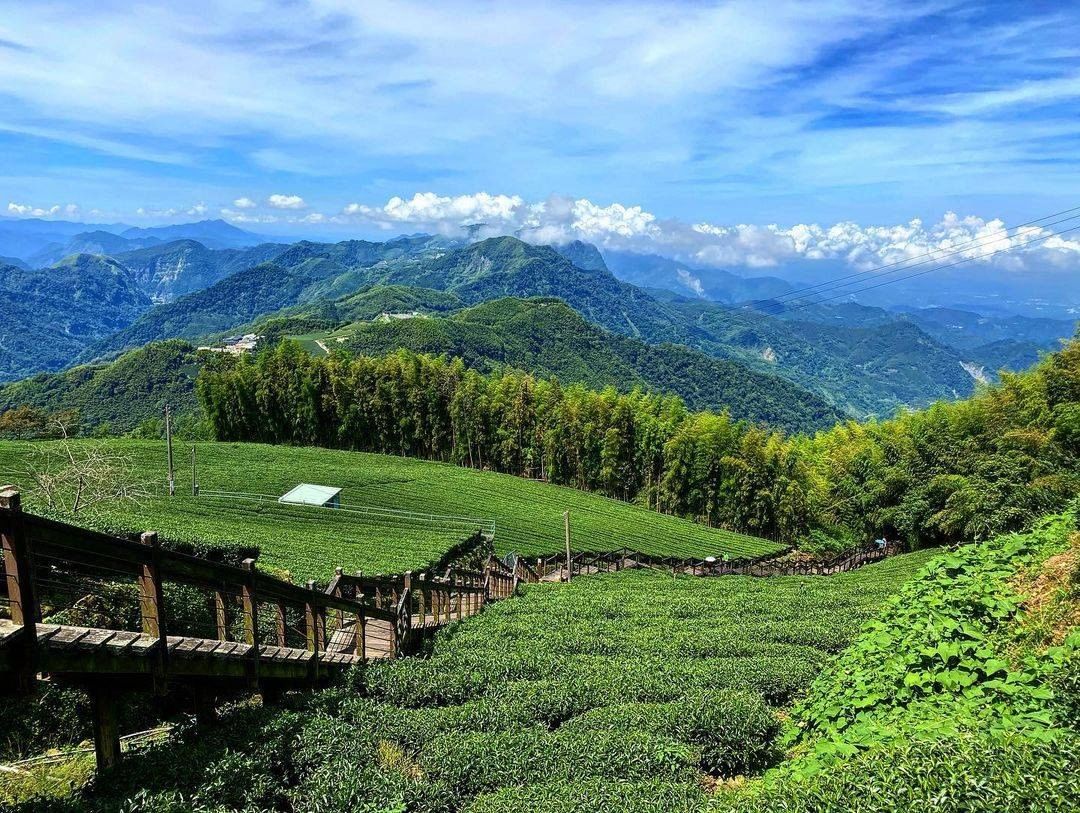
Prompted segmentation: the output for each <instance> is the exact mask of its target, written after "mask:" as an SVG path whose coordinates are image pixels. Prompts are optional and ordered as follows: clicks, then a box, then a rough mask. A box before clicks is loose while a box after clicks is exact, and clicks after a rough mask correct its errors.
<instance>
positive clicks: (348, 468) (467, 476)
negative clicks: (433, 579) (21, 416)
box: [0, 439, 779, 579]
mask: <svg viewBox="0 0 1080 813" xmlns="http://www.w3.org/2000/svg"><path fill="white" fill-rule="evenodd" d="M80 444H82V445H85V446H87V447H89V446H91V445H94V444H98V445H99V446H100V447H101V448H103V449H106V450H107V451H109V452H110V453H116V454H120V455H122V456H124V457H127V458H129V459H130V461H131V462H132V464H133V466H134V476H133V479H134V480H135V481H136V482H138V483H140V484H142V486H143V487H144V488H145V490H146V492H147V494H148V496H147V497H145V498H143V499H140V500H139V502H138V503H137V504H136V503H134V502H124V503H110V504H109V507H108V508H107V509H104V510H91V511H89V512H84V513H80V515H79V520H78V521H79V523H80V524H85V525H87V526H90V527H96V528H99V529H102V530H108V531H118V532H132V531H143V530H148V529H152V530H156V531H158V532H159V534H161V535H162V537H163V538H165V539H168V540H172V541H179V542H192V543H203V544H209V545H226V546H229V545H239V546H246V547H253V546H254V547H258V548H259V549H260V551H261V556H260V559H259V562H260V564H261V565H264V566H267V565H268V566H272V567H276V568H280V569H283V570H288V571H290V572H292V573H293V575H294V576H295V577H297V578H298V579H307V578H315V579H326V578H328V577H329V576H330V575H331V574H332V573H333V569H334V567H335V566H341V567H344V568H345V569H346V570H355V569H362V570H364V571H365V572H370V573H377V572H382V573H397V572H401V571H404V570H407V569H421V568H423V567H425V566H427V565H429V564H430V563H432V562H434V561H436V560H438V559H439V558H440V557H441V556H442V555H443V554H444V553H445V552H446V551H448V550H449V549H451V548H452V547H454V546H455V545H457V544H459V543H460V542H461V541H462V540H463V539H465V538H466V537H467V536H468V535H469V533H470V532H471V531H475V530H476V528H477V527H480V526H483V527H484V528H485V529H487V528H488V527H490V526H491V524H492V523H494V527H495V533H496V536H495V546H496V550H497V552H498V553H500V554H504V553H508V552H510V551H515V552H517V553H521V554H524V555H527V556H537V555H540V554H548V553H557V552H558V551H560V550H561V549H562V547H563V545H564V541H563V520H562V512H563V511H566V510H569V511H570V513H571V521H572V527H573V548H574V551H575V552H584V551H604V550H613V549H617V548H622V547H629V548H632V549H635V550H638V551H641V552H642V553H648V554H654V555H658V556H679V557H687V558H688V557H705V556H710V555H712V556H721V555H728V556H731V557H743V556H758V555H762V554H766V553H771V552H774V551H776V550H779V546H777V545H775V544H773V543H772V542H769V541H767V540H763V539H759V538H756V537H752V536H746V535H743V534H736V533H730V532H727V531H722V530H718V529H713V528H706V527H704V526H702V525H699V524H697V523H694V522H690V521H687V520H683V519H679V518H676V517H671V516H667V515H663V514H658V513H656V512H653V511H648V510H645V509H643V508H640V507H637V506H634V505H630V504H628V503H625V502H620V501H618V500H612V499H608V498H606V497H601V496H598V495H595V494H588V493H585V492H582V491H578V490H576V489H572V488H564V487H562V486H553V485H548V484H546V483H538V482H533V481H529V480H523V479H521V478H519V477H512V476H509V475H503V474H495V473H490V472H481V471H475V470H472V469H463V468H459V467H457V466H451V465H443V464H439V463H429V462H425V461H420V460H415V459H411V458H403V457H390V456H386V455H375V454H362V453H356V452H344V451H331V450H326V449H315V448H292V447H284V446H266V445H260V444H243V443H200V444H197V450H196V461H197V473H198V480H199V484H200V486H201V488H202V490H203V493H204V494H208V493H209V492H211V491H220V492H243V493H247V494H255V495H268V496H269V497H271V498H273V497H276V496H278V495H281V494H284V493H285V492H286V491H287V490H289V489H291V488H292V487H293V486H295V485H297V484H298V483H301V482H308V483H320V484H324V485H333V486H335V487H339V488H341V489H342V494H341V500H342V505H343V506H345V507H352V508H356V509H359V510H362V511H367V513H353V512H351V511H342V512H333V511H329V510H325V509H317V508H299V507H295V506H281V505H278V504H277V503H276V502H275V500H274V499H269V500H263V501H255V500H252V499H250V498H242V497H213V496H202V497H199V498H198V499H195V498H192V497H191V487H190V476H191V470H190V463H189V459H190V457H189V446H187V445H184V444H179V443H178V444H176V447H175V453H176V470H177V482H178V488H177V495H176V496H175V497H172V498H169V497H167V496H166V495H165V445H164V443H162V442H160V441H140V440H119V439H115V440H108V441H80V442H78V444H76V445H77V446H78V445H80ZM43 448H47V444H42V443H40V442H38V443H26V442H22V443H20V442H2V441H0V480H4V481H5V482H14V483H17V484H19V485H20V486H22V487H23V488H24V489H25V490H26V491H27V496H26V506H27V508H29V509H30V510H34V509H39V508H40V507H41V505H40V500H37V501H35V498H34V494H33V491H32V489H30V482H29V479H28V477H27V476H26V465H27V462H28V461H29V460H30V458H31V456H32V455H33V454H34V452H35V450H36V449H37V450H40V449H43ZM237 472H242V473H241V474H239V475H238V474H237ZM400 510H405V511H410V512H415V513H419V514H423V515H427V514H434V515H439V517H438V518H428V517H425V516H420V517H410V516H403V515H400V514H395V513H393V512H396V511H400ZM444 515H448V516H451V517H456V518H457V519H453V520H451V521H447V520H445V519H442V518H441V517H442V516H444Z"/></svg>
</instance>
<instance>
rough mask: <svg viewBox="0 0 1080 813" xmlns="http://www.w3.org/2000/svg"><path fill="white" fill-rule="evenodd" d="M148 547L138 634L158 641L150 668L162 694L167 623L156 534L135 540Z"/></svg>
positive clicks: (141, 578) (141, 573) (141, 572)
mask: <svg viewBox="0 0 1080 813" xmlns="http://www.w3.org/2000/svg"><path fill="white" fill-rule="evenodd" d="M139 539H140V541H141V542H142V543H143V544H144V545H146V546H147V547H149V548H150V561H149V563H146V562H144V563H143V564H142V565H141V566H140V568H139V610H140V614H141V615H142V631H143V634H144V635H151V636H154V637H155V638H157V639H158V652H157V657H156V666H155V669H154V691H155V692H156V693H158V694H163V693H164V692H165V670H166V669H167V668H168V659H169V641H168V636H169V633H168V623H167V621H166V618H165V593H164V590H163V588H162V584H161V543H160V542H159V541H158V535H157V532H156V531H146V532H145V533H143V534H142V536H140V537H139Z"/></svg>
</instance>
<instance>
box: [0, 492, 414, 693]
mask: <svg viewBox="0 0 1080 813" xmlns="http://www.w3.org/2000/svg"><path fill="white" fill-rule="evenodd" d="M0 539H2V544H3V553H4V573H5V584H6V592H7V604H8V608H9V615H10V619H11V622H12V623H13V624H14V625H16V626H24V627H26V626H32V625H34V624H38V623H40V622H41V620H42V618H43V610H45V611H46V612H45V617H47V618H49V621H50V622H51V623H54V624H56V623H58V624H59V625H61V626H63V625H66V626H71V627H76V628H93V629H97V630H106V631H113V632H117V633H120V632H123V633H135V634H137V635H139V636H141V637H142V638H143V639H146V638H149V639H156V640H157V641H159V642H160V645H159V646H158V647H156V649H155V652H154V653H152V658H153V660H154V661H155V667H154V675H155V679H156V680H158V681H163V680H165V679H166V678H168V677H169V674H170V660H171V656H172V655H173V654H174V651H175V649H176V647H175V646H174V647H171V648H170V638H183V639H190V640H193V641H196V640H207V641H218V642H220V644H221V645H220V646H218V647H216V648H215V650H213V651H215V652H217V653H219V654H222V655H224V654H225V653H228V654H230V655H232V654H234V653H236V652H237V651H242V652H243V654H244V656H245V657H247V659H248V660H249V661H250V665H249V669H248V672H249V677H250V680H251V682H252V683H253V684H257V682H258V674H259V666H260V657H265V656H267V655H268V654H274V653H275V652H276V650H277V649H301V650H305V651H307V652H309V653H311V655H312V656H313V657H312V658H310V659H309V661H310V663H311V665H312V670H313V674H312V677H313V678H317V677H318V676H319V672H320V670H319V666H320V663H321V662H322V661H325V660H328V659H329V656H331V655H333V654H335V653H332V652H329V651H328V648H327V642H328V641H329V640H330V638H331V637H332V636H334V635H335V634H336V633H338V632H340V631H342V630H344V629H347V628H352V629H353V630H354V632H353V634H352V639H351V644H350V645H349V646H341V645H340V644H339V650H338V653H337V654H341V653H345V654H350V655H355V656H358V657H360V658H363V657H365V654H366V653H365V650H366V649H367V648H369V647H370V646H371V645H372V644H373V643H377V644H379V645H380V648H388V649H389V650H390V651H391V652H392V653H396V651H398V650H399V649H400V646H401V640H400V636H399V634H398V631H397V628H398V626H399V625H398V615H397V613H395V612H394V611H393V610H390V609H384V608H382V607H379V606H375V605H373V604H371V603H368V602H365V601H364V600H363V597H362V596H356V595H354V596H350V597H345V596H342V595H340V594H334V593H327V592H325V591H323V590H319V589H316V587H315V584H314V582H309V583H308V584H307V585H306V586H300V585H295V584H291V583H289V582H286V581H283V580H281V579H277V578H274V577H273V576H270V575H267V574H265V573H262V572H260V571H259V570H257V569H256V568H255V561H254V560H253V559H246V560H244V562H243V563H242V565H241V566H239V567H237V566H234V565H229V564H224V563H221V562H212V561H208V560H206V559H202V558H199V557H195V556H189V555H186V554H182V553H177V552H174V551H169V550H166V549H163V548H162V547H161V544H160V542H159V539H158V535H157V534H156V533H154V532H153V531H147V532H145V533H143V534H142V535H141V537H140V539H139V541H138V542H135V541H131V540H127V539H120V538H117V537H114V536H108V535H106V534H100V533H96V532H93V531H88V530H85V529H83V528H78V527H76V526H72V525H68V524H65V523H61V522H57V521H54V520H51V519H47V518H44V517H39V516H35V515H33V514H27V513H24V512H22V511H21V510H20V504H19V495H18V493H17V492H13V491H11V490H8V491H4V492H2V493H0ZM66 599H71V600H70V601H68V600H66ZM136 601H137V607H138V609H137V614H135V615H136V617H132V614H131V613H128V612H125V609H126V608H127V607H128V606H131V607H133V606H134V604H135V602H136ZM114 637H115V636H114ZM339 637H341V636H339ZM229 642H232V643H236V644H239V645H241V647H233V648H229V647H228V646H225V644H227V643H229ZM36 645H37V636H36V635H24V636H22V640H21V642H20V644H19V646H20V647H21V648H22V651H23V656H22V657H21V658H19V662H20V663H21V664H22V666H23V670H24V671H26V672H28V673H30V674H33V672H34V671H36V669H35V663H36V660H37V659H36V658H35V657H34V655H35V653H34V650H35V648H36ZM83 648H86V647H85V646H84V647H83ZM184 651H186V650H184ZM208 651H209V649H208ZM88 663H89V661H88Z"/></svg>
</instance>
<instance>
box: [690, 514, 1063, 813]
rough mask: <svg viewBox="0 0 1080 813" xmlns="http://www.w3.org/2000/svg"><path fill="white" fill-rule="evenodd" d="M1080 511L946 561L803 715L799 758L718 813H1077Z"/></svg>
mask: <svg viewBox="0 0 1080 813" xmlns="http://www.w3.org/2000/svg"><path fill="white" fill-rule="evenodd" d="M1078 624H1080V535H1078V534H1077V525H1076V512H1075V510H1074V511H1071V512H1069V513H1067V514H1064V515H1061V516H1055V517H1051V518H1049V519H1047V520H1046V521H1044V522H1042V523H1040V524H1039V525H1038V526H1037V527H1036V529H1035V530H1034V531H1032V532H1031V533H1027V534H1021V535H1012V536H1002V537H999V538H996V539H994V540H993V541H991V542H988V543H984V544H982V545H971V546H968V547H966V548H962V549H960V550H958V551H956V552H954V553H950V554H947V555H944V556H942V557H940V558H938V559H936V560H935V561H934V562H933V563H932V564H931V565H930V566H929V567H928V568H927V569H926V570H925V571H924V572H923V573H922V574H921V576H920V578H918V579H916V580H914V581H913V582H911V583H910V584H908V585H907V586H906V587H904V588H903V589H902V590H901V591H900V592H899V593H898V594H897V595H896V596H894V597H893V598H892V599H890V600H889V601H888V602H887V603H886V605H885V607H884V608H883V609H882V611H881V614H880V616H879V617H878V619H877V620H875V621H874V622H873V624H871V625H870V626H869V627H867V628H866V629H865V630H864V631H863V633H862V635H861V636H860V638H859V640H858V641H857V642H856V643H855V644H854V645H853V646H852V647H851V648H849V649H848V650H847V651H845V652H844V654H843V655H842V656H841V658H840V659H839V660H838V661H837V662H836V663H835V664H833V665H832V666H831V667H830V668H829V669H828V670H826V672H825V673H824V674H823V675H822V676H821V677H820V678H819V679H818V680H817V681H815V683H814V685H813V686H812V687H811V689H810V692H809V694H808V696H807V697H806V699H805V700H803V701H802V702H801V703H800V704H799V705H798V706H797V707H796V708H795V710H794V712H793V713H792V717H791V719H792V728H791V730H790V731H789V733H788V735H787V744H788V745H789V746H791V747H792V748H793V754H794V759H793V760H792V761H791V762H790V763H788V764H786V765H784V766H782V767H780V768H778V769H777V770H776V771H775V772H773V773H771V774H769V775H767V776H766V777H765V779H764V780H763V781H761V782H754V783H751V785H749V786H747V787H745V788H743V789H740V790H739V791H737V792H736V793H734V794H730V795H727V794H722V795H720V796H718V797H717V798H716V800H715V803H714V804H713V806H712V808H711V810H713V811H716V813H719V811H725V812H726V811H739V813H749V812H750V811H757V810H774V809H781V810H788V811H793V813H794V812H801V811H806V813H810V811H818V810H832V809H839V808H840V807H842V806H843V804H844V801H845V800H851V799H854V798H856V797H857V798H859V799H860V809H862V810H867V811H881V813H885V811H894V810H913V809H919V810H923V809H931V806H932V809H934V810H940V811H957V813H959V812H960V811H988V812H989V811H1002V810H1016V811H1020V810H1046V811H1058V810H1075V809H1077V807H1078V806H1080V771H1078V770H1077V769H1078V768H1080V628H1078Z"/></svg>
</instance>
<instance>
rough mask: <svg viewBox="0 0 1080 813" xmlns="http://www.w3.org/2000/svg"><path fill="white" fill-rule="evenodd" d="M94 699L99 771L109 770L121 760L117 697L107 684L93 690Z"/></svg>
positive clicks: (95, 752) (96, 752)
mask: <svg viewBox="0 0 1080 813" xmlns="http://www.w3.org/2000/svg"><path fill="white" fill-rule="evenodd" d="M91 694H92V695H93V701H94V712H93V716H94V756H95V757H96V758H97V767H98V771H107V770H109V769H110V768H113V767H115V766H116V763H118V762H119V761H120V727H119V724H118V722H117V719H116V697H115V696H114V695H113V693H112V691H111V690H110V689H108V688H107V687H105V686H102V685H100V684H99V685H97V686H96V687H94V688H93V689H92V690H91Z"/></svg>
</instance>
